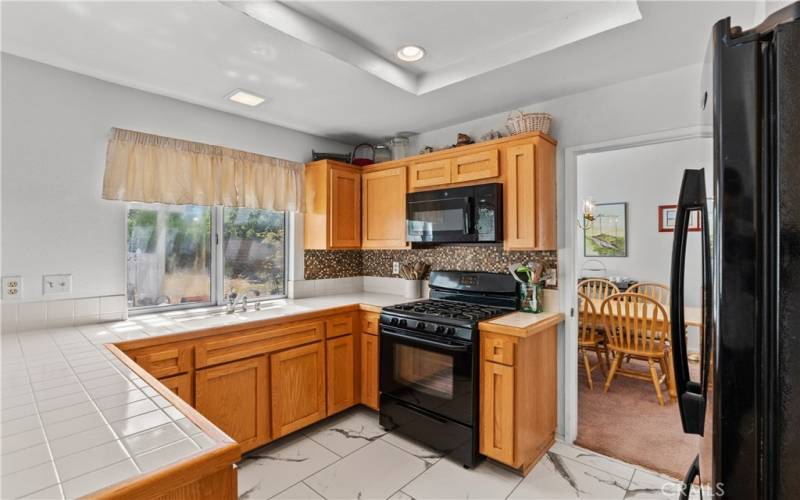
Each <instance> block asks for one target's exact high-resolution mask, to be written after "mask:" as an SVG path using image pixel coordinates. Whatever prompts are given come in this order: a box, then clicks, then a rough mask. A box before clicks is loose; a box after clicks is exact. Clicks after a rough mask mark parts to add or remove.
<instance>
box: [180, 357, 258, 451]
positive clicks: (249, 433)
mask: <svg viewBox="0 0 800 500" xmlns="http://www.w3.org/2000/svg"><path fill="white" fill-rule="evenodd" d="M267 377H268V373H267V357H266V356H257V357H254V358H248V359H243V360H240V361H233V362H230V363H225V364H223V365H218V366H214V367H211V368H205V369H202V370H198V371H197V372H196V373H195V383H196V387H195V408H196V409H197V411H199V412H200V413H202V414H203V415H204V416H205V417H206V418H208V419H209V420H211V421H212V422H213V423H214V425H216V426H217V427H219V428H220V429H222V430H223V431H224V432H225V433H226V434H228V435H229V436H230V437H232V438H233V439H235V440H236V441H237V442H238V443H239V445H240V446H241V448H242V451H243V452H244V451H247V450H251V449H253V448H256V447H257V446H260V445H261V444H263V443H265V442H266V441H268V440H269V405H268V397H267V395H268V392H267Z"/></svg>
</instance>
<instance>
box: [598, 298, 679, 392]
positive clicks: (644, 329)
mask: <svg viewBox="0 0 800 500" xmlns="http://www.w3.org/2000/svg"><path fill="white" fill-rule="evenodd" d="M600 311H601V314H602V316H603V321H604V323H605V329H606V340H607V343H608V348H609V349H610V350H611V351H612V352H613V353H614V360H613V361H612V363H611V368H610V369H609V370H608V377H607V378H606V384H605V389H604V392H608V388H609V387H610V386H611V382H612V381H613V380H614V377H615V376H616V375H617V374H619V375H624V376H626V377H631V378H636V379H640V380H651V381H652V382H653V387H655V390H656V396H657V397H658V404H659V405H661V406H664V397H663V396H662V394H661V383H662V382H664V381H666V382H667V387H670V384H671V380H669V377H671V376H672V373H671V371H670V370H669V365H668V363H671V362H672V361H671V358H670V352H669V336H670V326H669V315H668V314H667V311H666V309H665V308H664V306H663V305H662V304H660V303H659V302H658V301H656V300H654V299H652V298H650V297H648V296H646V295H641V294H629V293H624V294H614V295H611V296H609V297H608V298H606V299H605V300H604V301H603V304H602V305H601V306H600ZM626 357H630V358H633V359H639V360H644V361H647V365H648V368H649V375H648V374H647V373H646V372H642V371H641V370H635V369H629V368H624V367H623V366H622V363H621V361H622V359H623V358H626ZM656 366H659V367H660V368H661V374H662V375H661V377H659V376H658V372H657V371H656Z"/></svg>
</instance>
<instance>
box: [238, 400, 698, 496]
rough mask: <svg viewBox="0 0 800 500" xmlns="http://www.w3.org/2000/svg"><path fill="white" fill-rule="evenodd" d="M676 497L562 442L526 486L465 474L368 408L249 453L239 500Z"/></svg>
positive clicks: (486, 472)
mask: <svg viewBox="0 0 800 500" xmlns="http://www.w3.org/2000/svg"><path fill="white" fill-rule="evenodd" d="M677 497H678V483H677V482H676V481H675V480H674V479H672V478H668V477H664V476H659V475H657V474H654V473H653V472H651V471H646V470H642V469H640V468H637V467H636V466H633V465H630V464H626V463H624V462H620V461H618V460H614V459H611V458H609V457H605V456H602V455H598V454H596V453H594V452H591V451H588V450H585V449H583V448H578V447H575V446H572V445H568V444H565V443H563V442H556V444H555V445H554V446H553V447H552V448H551V449H550V451H549V452H548V453H547V455H546V456H545V457H544V458H543V459H542V460H541V461H540V462H539V463H538V464H537V465H536V467H534V469H533V470H532V471H531V472H530V474H528V476H527V477H525V478H522V477H521V476H519V475H517V474H516V473H514V472H513V471H511V470H509V469H507V468H506V467H504V466H502V465H499V464H497V463H495V462H492V461H489V460H484V461H483V462H481V463H480V464H479V465H478V466H477V467H476V468H475V469H472V470H468V469H464V468H463V467H462V466H461V465H460V464H457V463H455V462H452V461H450V460H449V459H447V458H443V457H442V456H441V454H440V453H437V452H436V451H434V450H432V449H429V448H427V447H426V446H424V445H422V444H420V443H417V442H415V441H412V440H409V439H407V438H404V437H402V436H399V435H396V434H392V433H387V432H386V431H384V430H383V429H382V428H381V426H380V425H378V416H377V413H375V412H373V411H371V410H368V409H366V408H354V409H352V410H349V411H346V412H343V413H342V414H339V415H337V416H334V417H331V418H329V419H327V420H324V421H322V422H320V423H318V424H317V425H315V426H312V427H311V428H309V429H307V430H305V431H303V432H302V433H297V434H293V435H291V436H287V437H286V438H283V439H280V440H278V441H277V442H275V443H271V444H269V445H267V446H265V447H263V448H260V449H258V450H255V451H253V452H251V453H248V454H247V455H246V457H245V458H244V459H243V460H242V462H241V463H240V469H239V498H240V499H241V500H259V499H268V498H275V499H283V498H286V499H307V500H319V499H331V500H333V499H358V500H368V499H392V500H423V499H431V500H434V499H435V500H445V499H479V500H489V499H513V500H522V499H548V500H549V499H573V498H575V499H577V498H581V499H597V500H627V499H676V498H677ZM694 497H695V495H692V498H694Z"/></svg>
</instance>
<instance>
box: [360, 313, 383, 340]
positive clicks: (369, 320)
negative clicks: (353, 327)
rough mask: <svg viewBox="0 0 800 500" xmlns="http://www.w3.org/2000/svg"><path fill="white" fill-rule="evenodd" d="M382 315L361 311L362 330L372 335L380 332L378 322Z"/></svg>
mask: <svg viewBox="0 0 800 500" xmlns="http://www.w3.org/2000/svg"><path fill="white" fill-rule="evenodd" d="M380 317H381V315H380V314H378V313H373V312H362V313H361V331H362V332H364V333H370V334H372V335H377V334H378V324H379V321H380Z"/></svg>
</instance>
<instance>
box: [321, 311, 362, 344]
mask: <svg viewBox="0 0 800 500" xmlns="http://www.w3.org/2000/svg"><path fill="white" fill-rule="evenodd" d="M327 323H328V328H327V329H326V331H325V336H326V337H327V338H329V339H332V338H334V337H341V336H342V335H350V334H352V333H353V332H354V331H355V314H353V313H350V314H339V315H338V316H333V317H332V318H330V319H328V322H327Z"/></svg>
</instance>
